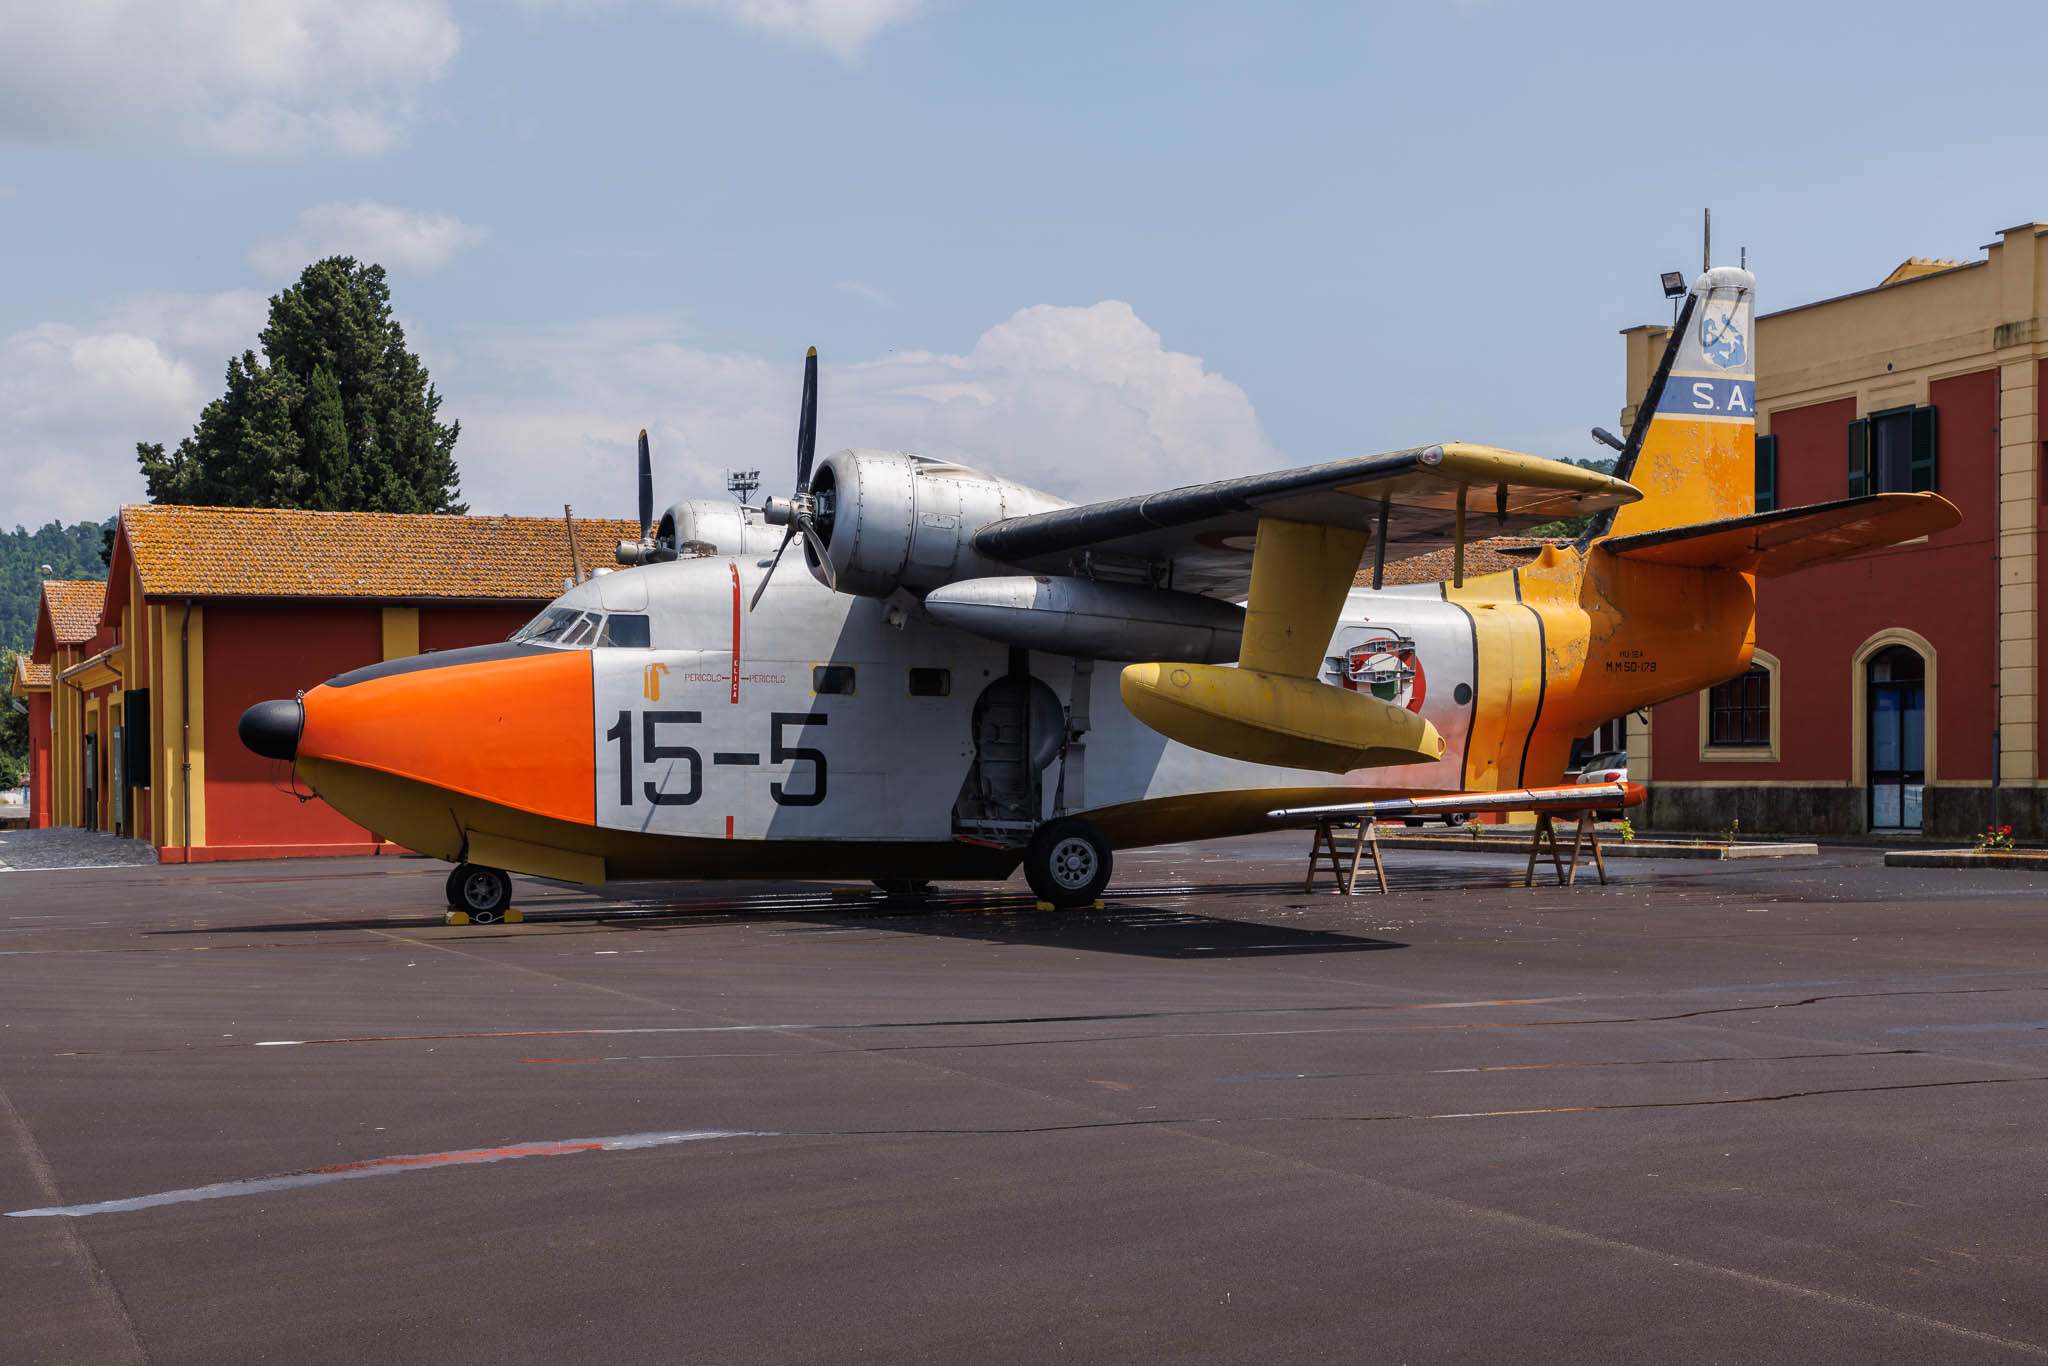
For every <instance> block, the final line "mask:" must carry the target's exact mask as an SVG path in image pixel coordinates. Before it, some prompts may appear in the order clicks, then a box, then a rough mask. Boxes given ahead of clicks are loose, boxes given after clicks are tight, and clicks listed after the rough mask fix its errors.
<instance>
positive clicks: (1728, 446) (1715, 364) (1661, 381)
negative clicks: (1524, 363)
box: [1599, 266, 1756, 536]
mask: <svg viewBox="0 0 2048 1366" xmlns="http://www.w3.org/2000/svg"><path fill="white" fill-rule="evenodd" d="M1755 298H1756V277H1755V276H1753V275H1751V274H1750V273H1749V272H1748V271H1746V270H1738V269H1736V268H1735V267H1733V266H1718V267H1716V268H1714V269H1713V270H1709V271H1707V272H1706V273H1705V274H1703V275H1701V276H1700V277H1699V278H1698V279H1697V280H1695V281H1693V286H1692V291H1691V292H1690V293H1689V294H1688V295H1687V296H1686V300H1685V305H1684V307H1683V309H1682V310H1681V311H1680V313H1679V318H1678V324H1677V326H1676V327H1675V328H1673V330H1672V335H1671V340H1670V342H1669V343H1668V344H1667V345H1666V348H1665V352H1664V357H1663V360H1662V362H1661V363H1660V364H1659V365H1658V367H1657V375H1656V377H1655V378H1654V379H1652V380H1651V382H1650V389H1649V392H1648V393H1646V394H1645V395H1644V396H1643V402H1642V407H1641V408H1640V409H1639V410H1638V411H1637V413H1636V420H1635V423H1634V424H1633V426H1632V427H1631V428H1630V431H1629V440H1628V443H1627V447H1626V448H1625V449H1624V450H1623V452H1622V456H1621V459H1620V461H1619V462H1618V463H1617V464H1616V467H1615V471H1614V473H1615V475H1616V477H1618V478H1622V479H1626V480H1628V481H1629V482H1630V483H1631V484H1634V485H1635V486H1636V487H1637V488H1639V489H1641V490H1642V491H1643V498H1642V501H1641V502H1639V503H1631V504H1629V505H1628V506H1626V507H1623V508H1621V509H1620V510H1619V511H1618V512H1616V513H1615V515H1614V519H1613V521H1612V522H1611V523H1610V524H1609V525H1607V526H1605V527H1602V528H1600V530H1599V534H1602V535H1606V534H1611V535H1615V536H1633V535H1640V534H1642V533H1644V532H1648V531H1661V530H1663V529H1665V528H1666V527H1676V526H1689V525H1693V524H1696V523H1700V522H1715V521H1719V520H1721V519H1722V518H1726V517H1741V516H1745V515H1747V514H1749V513H1751V512H1754V511H1755V510H1756V349H1755V344H1754V343H1755V333H1754V331H1753V327H1752V324H1753V323H1754V320H1755V309H1754V306H1753V305H1754V302H1755Z"/></svg>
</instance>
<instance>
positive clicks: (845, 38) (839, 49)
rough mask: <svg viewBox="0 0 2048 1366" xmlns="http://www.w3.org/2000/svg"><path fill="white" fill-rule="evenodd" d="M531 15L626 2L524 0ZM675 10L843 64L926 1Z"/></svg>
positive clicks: (760, 1)
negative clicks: (809, 50)
mask: <svg viewBox="0 0 2048 1366" xmlns="http://www.w3.org/2000/svg"><path fill="white" fill-rule="evenodd" d="M520 3H521V4H523V5H524V6H525V8H527V9H530V10H556V11H563V12H575V13H589V12H591V11H594V10H608V9H614V8H617V6H618V4H619V3H621V0H520ZM668 4H669V6H670V7H671V8H674V9H682V10H695V11H697V12H699V13H703V14H710V15H715V16H716V17H718V18H720V19H723V20H725V21H726V22H728V23H731V24H737V25H738V26H740V27H741V28H750V29H756V30H759V31H760V32H763V33H767V34H772V35H773V36H775V37H777V38H782V39H786V40H788V41H790V42H795V43H801V44H803V45H805V46H807V47H818V48H823V49H825V50H826V51H827V52H830V53H831V54H832V55H833V56H835V57H837V58H839V60H841V61H842V62H854V61H858V60H859V59H860V55H861V52H862V51H863V49H865V48H866V47H867V44H868V40H869V39H870V38H873V37H874V36H875V35H876V34H877V33H880V32H881V31H882V30H883V29H885V28H888V27H890V26H891V25H892V24H900V23H903V22H904V21H905V20H908V19H911V18H913V17H915V16H916V15H917V14H918V13H919V12H920V11H921V10H923V9H924V8H925V0H668Z"/></svg>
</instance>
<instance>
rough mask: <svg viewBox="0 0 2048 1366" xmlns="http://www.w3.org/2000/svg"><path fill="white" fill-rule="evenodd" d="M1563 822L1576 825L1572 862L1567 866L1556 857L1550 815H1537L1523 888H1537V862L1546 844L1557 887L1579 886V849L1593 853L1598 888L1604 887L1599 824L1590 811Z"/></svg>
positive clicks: (1555, 836)
mask: <svg viewBox="0 0 2048 1366" xmlns="http://www.w3.org/2000/svg"><path fill="white" fill-rule="evenodd" d="M1566 819H1568V820H1571V821H1573V822H1575V823H1576V824H1577V825H1578V831H1577V833H1576V834H1574V835H1573V836H1572V859H1571V863H1570V865H1569V866H1567V865H1566V864H1565V862H1564V860H1563V859H1562V858H1561V857H1560V856H1559V854H1558V849H1557V825H1556V823H1555V822H1554V821H1553V820H1552V819H1551V814H1550V813H1549V812H1548V811H1539V812H1537V813H1536V837H1535V838H1534V839H1532V840H1530V841H1529V867H1528V869H1527V871H1526V874H1525V884H1524V885H1526V886H1530V887H1534V886H1535V885H1536V860H1537V859H1539V858H1541V857H1542V856H1543V849H1544V846H1545V845H1546V844H1548V845H1549V847H1550V862H1551V866H1553V867H1554V868H1556V869H1557V885H1558V886H1560V887H1570V886H1572V885H1574V884H1576V883H1577V882H1578V880H1579V851H1580V850H1581V849H1590V850H1592V853H1593V866H1594V867H1595V868H1597V869H1599V870H1600V885H1601V886H1602V887H1605V886H1606V885H1607V860H1606V859H1605V858H1603V857H1601V854H1600V829H1599V823H1598V821H1596V820H1595V818H1594V816H1593V813H1592V812H1591V811H1581V812H1579V813H1578V814H1577V815H1575V816H1569V817H1567V818H1566Z"/></svg>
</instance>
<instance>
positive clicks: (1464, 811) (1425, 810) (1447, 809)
mask: <svg viewBox="0 0 2048 1366" xmlns="http://www.w3.org/2000/svg"><path fill="white" fill-rule="evenodd" d="M1649 795H1650V794H1649V791H1648V790H1647V789H1646V788H1644V786H1643V785H1642V784H1641V783H1582V784H1575V785H1573V786H1569V787H1526V788H1521V789H1518V790H1516V791H1512V792H1450V793H1444V794H1441V795H1439V794H1434V793H1432V794H1428V795H1424V796H1420V797H1383V798H1380V799H1379V800H1377V801H1369V802H1343V803H1340V804H1338V805H1336V806H1295V807H1285V808H1282V809H1281V810H1279V811H1268V812H1267V813H1266V814H1267V815H1268V816H1269V817H1271V818H1272V819H1274V820H1276V821H1277V820H1300V819H1309V818H1313V819H1316V820H1327V819H1330V818H1333V817H1342V816H1359V817H1365V816H1371V817H1373V818H1375V819H1382V818H1384V819H1399V818H1400V817H1402V816H1457V815H1468V816H1469V815H1472V814H1474V813H1475V812H1480V811H1552V812H1556V811H1594V810H1600V811H1606V810H1612V809H1613V808H1614V807H1617V806H1635V805H1637V804H1638V803H1640V802H1641V801H1642V800H1643V798H1645V797H1647V796H1649Z"/></svg>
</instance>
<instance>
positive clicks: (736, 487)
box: [725, 470, 761, 503]
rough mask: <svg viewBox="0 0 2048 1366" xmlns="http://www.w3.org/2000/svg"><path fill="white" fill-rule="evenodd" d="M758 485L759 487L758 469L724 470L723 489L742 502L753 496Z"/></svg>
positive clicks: (759, 472)
mask: <svg viewBox="0 0 2048 1366" xmlns="http://www.w3.org/2000/svg"><path fill="white" fill-rule="evenodd" d="M759 487H761V471H759V470H727V471H726V472H725V491H726V492H727V493H730V494H731V495H732V496H733V497H735V498H737V499H739V500H740V502H742V503H745V502H746V501H747V500H748V499H749V498H751V497H753V496H754V490H755V489H757V488H759Z"/></svg>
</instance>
